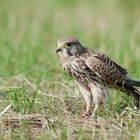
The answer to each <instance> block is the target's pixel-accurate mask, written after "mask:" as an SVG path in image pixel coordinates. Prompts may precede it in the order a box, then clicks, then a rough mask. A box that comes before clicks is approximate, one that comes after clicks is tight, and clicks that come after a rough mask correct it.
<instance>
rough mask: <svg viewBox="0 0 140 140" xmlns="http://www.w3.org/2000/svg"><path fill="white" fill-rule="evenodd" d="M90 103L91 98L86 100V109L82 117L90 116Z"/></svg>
mask: <svg viewBox="0 0 140 140" xmlns="http://www.w3.org/2000/svg"><path fill="white" fill-rule="evenodd" d="M85 100H86V99H85ZM91 101H92V98H89V99H88V100H86V103H87V109H86V112H85V113H84V116H86V117H89V116H90V115H92V113H91V112H90V104H91Z"/></svg>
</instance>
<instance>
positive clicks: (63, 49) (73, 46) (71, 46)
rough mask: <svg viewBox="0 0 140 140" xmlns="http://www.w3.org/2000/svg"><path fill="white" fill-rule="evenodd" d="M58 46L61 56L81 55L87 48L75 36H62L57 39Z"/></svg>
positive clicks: (57, 50)
mask: <svg viewBox="0 0 140 140" xmlns="http://www.w3.org/2000/svg"><path fill="white" fill-rule="evenodd" d="M57 47H58V48H57V49H56V52H57V53H58V54H59V56H60V57H63V56H65V57H66V56H69V57H70V56H74V55H80V54H81V53H83V52H84V50H85V48H84V47H83V46H82V45H81V43H80V42H79V40H78V39H76V38H74V37H67V38H61V39H59V40H57Z"/></svg>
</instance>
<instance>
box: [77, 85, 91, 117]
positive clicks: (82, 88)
mask: <svg viewBox="0 0 140 140" xmlns="http://www.w3.org/2000/svg"><path fill="white" fill-rule="evenodd" d="M78 86H79V89H80V91H81V93H82V95H83V97H84V99H85V101H86V104H87V109H86V112H85V113H84V117H89V116H90V115H92V114H91V112H90V104H91V102H92V99H93V97H92V94H91V91H90V88H89V87H88V86H86V85H83V84H80V83H78Z"/></svg>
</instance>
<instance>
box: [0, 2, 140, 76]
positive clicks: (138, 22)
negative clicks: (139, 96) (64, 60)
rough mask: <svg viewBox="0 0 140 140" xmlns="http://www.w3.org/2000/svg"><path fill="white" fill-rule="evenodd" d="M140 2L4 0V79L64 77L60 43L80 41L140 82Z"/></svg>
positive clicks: (0, 70) (0, 69)
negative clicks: (44, 73)
mask: <svg viewBox="0 0 140 140" xmlns="http://www.w3.org/2000/svg"><path fill="white" fill-rule="evenodd" d="M139 14H140V1H139V0H133V1H132V0H123V1H122V0H106V1H104V0H86V1H81V0H71V1H68V0H28V1H27V0H0V76H1V77H5V76H6V77H7V76H12V75H17V74H25V75H27V76H29V77H32V78H35V77H36V76H38V74H39V73H40V72H41V70H44V69H48V73H49V75H47V76H48V77H50V78H52V76H54V77H57V76H58V75H60V76H58V77H59V78H63V76H62V73H63V72H62V71H61V68H60V66H59V63H58V57H57V55H56V53H55V48H56V40H57V39H58V38H60V37H63V36H74V37H77V38H78V39H79V40H80V41H81V42H82V43H83V45H85V46H86V47H90V48H92V49H95V50H98V51H101V52H103V53H105V54H107V55H108V56H109V57H111V58H112V59H113V60H115V61H116V62H118V63H119V64H121V65H122V66H124V67H125V68H127V69H128V71H129V73H130V74H132V75H133V76H135V77H137V76H139V77H140V71H139V68H140V63H139V62H140V55H139V54H140V16H139Z"/></svg>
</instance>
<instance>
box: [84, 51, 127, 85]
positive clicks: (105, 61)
mask: <svg viewBox="0 0 140 140" xmlns="http://www.w3.org/2000/svg"><path fill="white" fill-rule="evenodd" d="M86 64H87V66H88V67H89V68H90V69H91V70H92V71H93V72H95V73H96V74H97V75H98V76H99V77H100V78H101V79H102V80H104V81H106V82H107V83H108V84H115V83H116V82H117V81H122V79H123V78H124V76H125V75H126V74H127V71H126V70H125V69H124V68H122V67H121V66H119V65H118V64H116V63H115V62H114V61H112V60H111V59H110V58H109V57H107V56H106V55H104V54H101V53H97V54H94V55H90V56H89V57H88V58H87V60H86Z"/></svg>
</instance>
